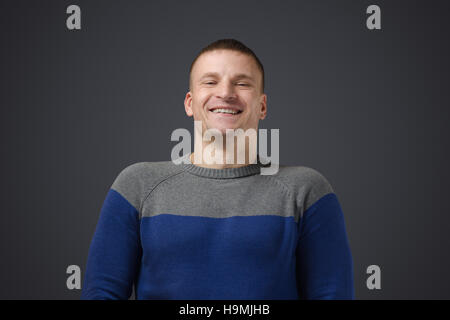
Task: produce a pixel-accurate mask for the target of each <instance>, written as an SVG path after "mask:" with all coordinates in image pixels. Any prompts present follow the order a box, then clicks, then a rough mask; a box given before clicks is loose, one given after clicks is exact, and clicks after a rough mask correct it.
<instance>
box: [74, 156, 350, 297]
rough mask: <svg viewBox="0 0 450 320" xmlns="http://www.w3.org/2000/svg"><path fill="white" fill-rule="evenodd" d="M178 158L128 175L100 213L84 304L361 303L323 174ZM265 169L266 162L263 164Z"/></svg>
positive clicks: (135, 167) (339, 215)
mask: <svg viewBox="0 0 450 320" xmlns="http://www.w3.org/2000/svg"><path fill="white" fill-rule="evenodd" d="M183 158H184V161H186V163H181V164H174V163H173V162H172V161H160V162H139V163H134V164H132V165H129V166H128V167H126V168H125V169H123V170H122V171H121V172H120V173H119V175H118V176H117V177H116V179H115V180H114V182H113V184H112V185H111V187H110V189H109V191H108V193H107V195H106V198H105V200H104V202H103V206H102V208H101V211H100V216H99V219H98V224H97V226H96V229H95V233H94V235H93V238H92V241H91V244H90V248H89V253H88V259H87V264H86V269H85V274H84V279H83V283H82V284H83V287H82V293H81V299H129V298H130V296H131V294H132V292H133V286H134V293H135V298H136V299H187V300H192V299H216V300H222V299H231V300H235V299H238V300H246V299H252V300H254V299H258V300H259V299H286V300H287V299H354V287H353V260H352V255H351V251H350V246H349V242H348V238H347V234H346V229H345V222H344V215H343V212H342V208H341V206H340V203H339V201H338V198H337V195H336V194H335V193H334V191H333V188H332V186H331V185H330V183H329V182H328V181H327V180H326V178H325V177H324V176H323V175H322V174H321V173H319V172H318V171H317V170H315V169H312V168H308V167H304V166H280V167H279V170H278V172H277V173H276V174H274V175H262V174H260V173H261V168H262V167H263V166H264V165H263V164H261V162H260V158H259V156H258V161H257V163H253V164H250V165H246V166H243V167H238V168H225V169H212V168H204V167H200V166H197V165H195V164H192V163H191V162H190V160H189V155H188V156H184V157H183ZM263 163H265V162H263Z"/></svg>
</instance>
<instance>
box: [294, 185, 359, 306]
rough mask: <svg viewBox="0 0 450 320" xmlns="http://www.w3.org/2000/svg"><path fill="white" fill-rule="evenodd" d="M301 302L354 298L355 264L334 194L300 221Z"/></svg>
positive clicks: (298, 250) (309, 210)
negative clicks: (305, 300)
mask: <svg viewBox="0 0 450 320" xmlns="http://www.w3.org/2000/svg"><path fill="white" fill-rule="evenodd" d="M297 283H298V289H299V294H300V299H336V300H347V299H349V300H350V299H354V298H355V297H354V287H353V261H352V255H351V252H350V246H349V243H348V239H347V235H346V231H345V222H344V215H343V212H342V209H341V206H340V204H339V201H338V199H337V196H336V195H335V194H334V193H328V194H326V195H324V196H323V197H321V198H320V199H318V200H317V201H316V202H315V203H314V204H313V205H311V206H310V207H309V208H308V209H307V210H306V211H305V212H304V213H303V216H302V217H301V219H300V221H299V241H298V245H297Z"/></svg>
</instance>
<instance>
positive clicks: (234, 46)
mask: <svg viewBox="0 0 450 320" xmlns="http://www.w3.org/2000/svg"><path fill="white" fill-rule="evenodd" d="M220 49H226V50H233V51H238V52H241V53H243V54H246V55H248V56H250V57H252V58H253V59H254V60H255V62H256V65H257V66H258V69H259V70H260V71H261V75H262V86H261V88H262V91H263V92H264V67H263V65H262V63H261V61H259V59H258V57H257V56H256V54H255V53H254V52H253V51H252V50H251V49H250V48H248V47H247V46H246V45H245V44H243V43H242V42H240V41H238V40H235V39H221V40H217V41H214V42H213V43H211V44H209V45H207V46H206V47H204V48H203V49H202V50H201V51H200V52H199V54H197V56H196V57H195V59H194V61H193V62H192V64H191V67H190V68H189V87H191V73H192V69H193V68H194V64H195V62H197V60H198V58H199V57H200V56H201V55H202V54H204V53H205V52H209V51H214V50H220Z"/></svg>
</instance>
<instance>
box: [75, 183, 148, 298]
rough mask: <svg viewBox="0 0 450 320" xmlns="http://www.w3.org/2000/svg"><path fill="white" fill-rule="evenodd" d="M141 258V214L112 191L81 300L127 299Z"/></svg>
mask: <svg viewBox="0 0 450 320" xmlns="http://www.w3.org/2000/svg"><path fill="white" fill-rule="evenodd" d="M140 255H141V245H140V236H139V215H138V212H137V210H136V209H135V208H134V207H133V206H132V205H131V204H130V203H129V202H128V201H127V200H126V199H125V198H124V197H123V196H122V195H121V194H120V193H119V192H117V191H115V190H114V189H112V188H111V189H110V190H109V192H108V194H107V196H106V199H105V201H104V203H103V207H102V209H101V212H100V218H99V221H98V224H97V228H96V230H95V234H94V237H93V239H92V242H91V246H90V249H89V255H88V260H87V266H86V273H85V278H84V281H83V288H82V293H81V299H102V300H103V299H128V298H129V297H130V295H131V291H132V287H133V282H134V280H135V278H136V275H137V272H138V270H139V264H140Z"/></svg>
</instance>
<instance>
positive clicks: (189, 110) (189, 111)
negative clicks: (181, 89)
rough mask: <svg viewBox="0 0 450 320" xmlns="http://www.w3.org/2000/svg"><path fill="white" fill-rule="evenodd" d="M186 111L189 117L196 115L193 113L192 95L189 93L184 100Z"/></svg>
mask: <svg viewBox="0 0 450 320" xmlns="http://www.w3.org/2000/svg"><path fill="white" fill-rule="evenodd" d="M184 110H185V111H186V114H187V115H188V117H192V116H193V115H194V113H193V112H192V93H191V92H190V91H188V93H186V97H185V98H184Z"/></svg>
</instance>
